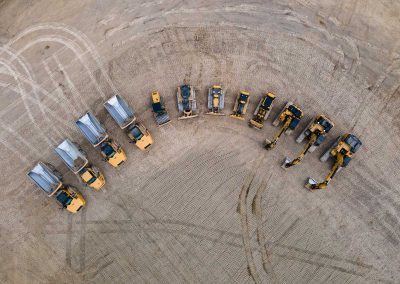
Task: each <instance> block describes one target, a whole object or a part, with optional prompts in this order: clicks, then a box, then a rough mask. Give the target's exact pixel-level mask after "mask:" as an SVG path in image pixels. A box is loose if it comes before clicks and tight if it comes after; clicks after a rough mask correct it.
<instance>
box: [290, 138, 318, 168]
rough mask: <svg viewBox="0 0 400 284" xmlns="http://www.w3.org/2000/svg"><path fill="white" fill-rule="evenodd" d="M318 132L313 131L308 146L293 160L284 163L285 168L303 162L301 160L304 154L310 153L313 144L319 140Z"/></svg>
mask: <svg viewBox="0 0 400 284" xmlns="http://www.w3.org/2000/svg"><path fill="white" fill-rule="evenodd" d="M318 136H319V135H318V134H316V133H312V134H311V137H310V140H309V141H308V143H307V144H306V146H305V147H304V149H303V151H301V153H300V155H299V156H298V157H297V158H296V159H294V160H293V161H291V162H287V163H285V164H284V167H285V168H290V167H292V166H295V165H298V164H300V163H301V161H302V160H303V158H304V156H305V155H306V154H307V153H308V151H309V150H310V148H311V146H312V145H314V143H315V142H316V141H317V139H318Z"/></svg>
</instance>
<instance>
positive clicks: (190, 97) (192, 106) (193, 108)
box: [176, 85, 198, 119]
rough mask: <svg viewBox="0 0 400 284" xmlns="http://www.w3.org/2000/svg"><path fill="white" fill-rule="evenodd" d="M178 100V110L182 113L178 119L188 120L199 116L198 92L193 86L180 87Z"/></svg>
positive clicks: (177, 95)
mask: <svg viewBox="0 0 400 284" xmlns="http://www.w3.org/2000/svg"><path fill="white" fill-rule="evenodd" d="M176 98H177V101H178V110H179V112H180V116H179V117H178V119H188V118H194V117H197V116H198V114H197V103H196V92H195V90H194V88H193V87H192V86H190V85H182V86H180V87H179V88H178V91H177V92H176Z"/></svg>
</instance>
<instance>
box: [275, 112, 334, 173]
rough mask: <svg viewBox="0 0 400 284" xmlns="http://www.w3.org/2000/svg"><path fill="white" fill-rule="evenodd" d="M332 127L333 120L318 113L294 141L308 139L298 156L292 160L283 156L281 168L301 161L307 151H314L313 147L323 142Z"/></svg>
mask: <svg viewBox="0 0 400 284" xmlns="http://www.w3.org/2000/svg"><path fill="white" fill-rule="evenodd" d="M333 127H334V124H333V122H332V121H331V120H330V119H329V118H328V117H326V116H325V115H323V114H320V115H318V116H317V117H316V118H315V119H314V120H312V121H311V122H310V124H309V125H308V126H307V127H306V128H305V129H304V130H303V132H301V134H300V135H299V137H297V139H296V142H297V143H301V142H303V140H304V139H308V143H307V144H306V145H305V147H304V148H303V150H302V151H301V153H300V154H299V156H298V157H297V158H295V159H293V160H290V159H289V158H288V157H286V158H285V160H284V162H283V164H282V168H284V169H287V168H290V167H292V166H295V165H298V164H300V163H301V161H302V160H303V158H304V157H305V155H306V154H307V153H308V152H314V151H315V149H316V148H317V147H318V146H320V145H321V144H322V142H324V140H325V138H326V135H327V134H328V132H329V131H330V130H331V129H332V128H333Z"/></svg>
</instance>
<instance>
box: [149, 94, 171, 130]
mask: <svg viewBox="0 0 400 284" xmlns="http://www.w3.org/2000/svg"><path fill="white" fill-rule="evenodd" d="M151 107H152V109H153V113H154V118H155V120H156V123H157V125H158V126H162V125H166V124H168V123H169V122H170V121H171V119H170V118H169V115H168V112H167V110H166V109H165V104H164V99H163V97H161V95H160V93H159V92H158V91H154V92H152V93H151Z"/></svg>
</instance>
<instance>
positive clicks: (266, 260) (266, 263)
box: [252, 174, 279, 283]
mask: <svg viewBox="0 0 400 284" xmlns="http://www.w3.org/2000/svg"><path fill="white" fill-rule="evenodd" d="M271 176H272V174H271V175H270V176H269V178H268V180H267V182H266V183H264V181H263V182H262V183H261V186H260V187H259V188H258V190H257V193H256V195H255V197H254V199H253V203H252V205H253V206H252V210H253V214H255V215H256V217H257V218H256V219H257V241H258V244H259V245H260V249H261V257H262V262H263V268H264V271H265V272H266V273H267V274H268V275H270V276H271V278H272V283H279V281H278V278H277V277H276V274H275V272H274V269H273V267H272V264H271V260H270V255H271V254H270V253H269V252H268V250H267V242H266V239H265V235H264V232H263V220H262V209H261V202H262V195H263V193H264V191H265V190H266V189H267V186H268V183H269V180H270V179H271Z"/></svg>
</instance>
